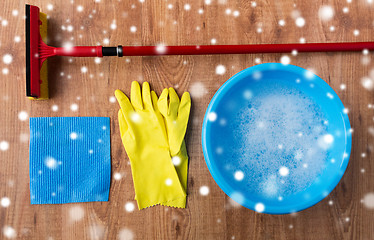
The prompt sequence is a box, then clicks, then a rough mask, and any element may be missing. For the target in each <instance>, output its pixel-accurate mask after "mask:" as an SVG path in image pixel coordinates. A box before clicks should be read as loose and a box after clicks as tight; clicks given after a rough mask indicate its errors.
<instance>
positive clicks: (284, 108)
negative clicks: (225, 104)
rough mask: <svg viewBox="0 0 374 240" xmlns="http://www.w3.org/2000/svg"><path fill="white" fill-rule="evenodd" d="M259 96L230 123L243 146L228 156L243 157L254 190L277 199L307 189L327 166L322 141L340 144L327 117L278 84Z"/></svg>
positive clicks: (246, 180)
mask: <svg viewBox="0 0 374 240" xmlns="http://www.w3.org/2000/svg"><path fill="white" fill-rule="evenodd" d="M253 91H254V90H253ZM254 95H255V96H256V97H252V98H250V99H249V100H248V103H249V105H248V107H243V108H242V109H241V110H240V111H239V112H238V113H237V119H234V120H233V121H230V122H228V123H229V124H228V127H229V128H230V129H231V130H232V132H233V137H234V138H236V139H237V142H238V144H236V145H235V148H227V149H226V148H225V153H224V154H223V155H222V156H223V157H226V158H227V159H228V160H227V161H229V159H230V157H231V156H233V155H234V156H236V157H237V158H238V166H237V168H239V169H240V170H241V171H243V172H244V173H245V175H246V176H251V177H248V178H244V179H243V183H244V184H247V186H252V187H249V188H250V190H248V191H253V192H256V193H257V194H261V195H263V196H264V197H268V198H275V199H277V197H278V196H282V197H286V196H288V195H289V194H293V193H295V192H299V191H302V190H303V189H305V188H306V187H308V186H309V185H310V184H311V183H312V182H313V181H314V180H315V178H316V176H318V175H319V174H320V172H321V171H322V169H323V168H324V163H325V161H326V157H327V156H326V151H327V150H326V148H321V147H320V146H319V144H321V143H323V144H322V145H323V146H328V147H330V146H332V144H333V142H334V137H333V135H332V134H329V133H328V132H327V125H326V124H324V122H325V120H326V119H324V115H323V114H322V113H321V111H320V109H319V107H318V105H316V104H315V103H314V102H313V101H312V100H311V99H309V98H308V97H307V96H306V95H304V93H302V92H300V91H299V90H296V89H289V88H288V87H287V88H286V89H284V88H283V87H280V86H275V87H269V88H266V89H261V91H254ZM317 139H321V140H320V141H321V142H320V143H319V142H318V141H317ZM228 156H230V157H228ZM305 166H307V167H305ZM306 169H307V170H306ZM228 171H233V170H228ZM232 174H234V172H232Z"/></svg>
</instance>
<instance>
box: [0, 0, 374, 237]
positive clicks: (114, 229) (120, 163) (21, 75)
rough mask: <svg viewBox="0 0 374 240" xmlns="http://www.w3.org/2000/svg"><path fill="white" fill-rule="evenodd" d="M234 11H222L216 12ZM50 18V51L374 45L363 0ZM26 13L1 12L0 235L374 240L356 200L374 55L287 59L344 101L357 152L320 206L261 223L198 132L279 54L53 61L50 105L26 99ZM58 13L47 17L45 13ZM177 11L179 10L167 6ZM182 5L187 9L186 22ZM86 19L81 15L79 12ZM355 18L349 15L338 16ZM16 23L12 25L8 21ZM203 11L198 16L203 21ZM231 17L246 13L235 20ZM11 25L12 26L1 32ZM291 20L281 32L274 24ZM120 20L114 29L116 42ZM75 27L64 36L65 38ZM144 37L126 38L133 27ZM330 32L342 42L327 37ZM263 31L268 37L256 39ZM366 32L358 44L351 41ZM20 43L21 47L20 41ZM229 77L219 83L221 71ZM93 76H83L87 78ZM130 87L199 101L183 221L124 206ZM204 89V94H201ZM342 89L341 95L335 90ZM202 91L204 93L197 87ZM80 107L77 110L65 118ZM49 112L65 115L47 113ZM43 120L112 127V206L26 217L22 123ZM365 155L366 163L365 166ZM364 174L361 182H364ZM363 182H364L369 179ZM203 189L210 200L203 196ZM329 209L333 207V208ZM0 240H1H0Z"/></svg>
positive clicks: (58, 208) (176, 213) (13, 3)
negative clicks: (213, 164) (244, 78)
mask: <svg viewBox="0 0 374 240" xmlns="http://www.w3.org/2000/svg"><path fill="white" fill-rule="evenodd" d="M223 2H227V3H225V4H220V3H223ZM28 3H30V4H35V5H38V6H39V7H41V9H42V10H43V12H46V13H47V14H48V15H49V16H50V18H49V43H50V44H51V45H54V46H62V45H63V44H65V43H66V42H71V43H73V44H75V45H96V44H98V43H103V42H104V39H106V38H107V39H109V42H110V45H117V44H122V45H151V44H152V45H153V44H165V45H172V44H173V45H187V44H197V45H201V44H210V43H211V39H213V38H214V39H216V41H217V44H246V43H249V44H251V43H252V44H255V43H289V42H299V40H300V38H305V39H306V41H307V42H334V41H368V40H373V39H372V36H373V23H374V22H373V21H374V16H373V15H374V14H373V13H374V11H373V10H374V5H373V4H372V5H370V4H369V3H367V1H364V0H354V1H353V2H352V3H348V2H346V1H332V0H329V1H321V0H317V1H302V0H295V1H291V0H285V1H257V2H256V7H253V6H252V5H253V3H252V2H251V1H248V0H236V1H224V0H212V3H211V4H210V5H207V4H204V1H202V0H189V1H182V0H180V1H176V0H154V1H151V0H145V1H144V2H143V3H142V2H140V1H136V0H101V1H100V2H96V1H94V0H74V1H73V3H71V2H70V1H68V0H48V1H36V0H30V1H29V2H28ZM24 4H25V2H24V1H20V0H3V1H2V2H1V9H0V16H1V19H2V20H0V21H1V22H2V24H0V56H1V57H3V56H4V55H5V54H11V55H12V56H13V61H12V63H11V64H9V65H6V64H5V63H3V62H0V68H1V69H5V68H7V69H8V70H9V74H2V73H1V72H0V91H1V97H0V103H1V107H0V123H1V124H0V141H7V142H9V149H8V150H7V151H0V166H1V167H0V183H1V185H0V198H2V197H5V196H6V197H8V198H9V199H10V201H11V204H10V206H9V207H7V208H4V207H1V208H0V227H1V228H3V227H4V226H10V227H12V228H13V229H14V230H15V231H16V235H17V236H16V238H17V239H121V237H122V239H126V237H130V236H133V238H134V239H316V240H320V239H326V240H330V239H365V240H369V239H374V221H373V220H374V210H370V209H367V208H365V206H364V205H363V204H362V203H361V199H363V198H364V196H365V195H366V194H367V193H370V192H374V189H373V186H374V174H373V172H374V166H373V164H374V156H373V154H372V151H373V136H372V135H371V134H370V133H369V132H368V128H369V127H371V126H373V125H374V124H373V109H371V108H368V104H373V103H374V100H373V92H372V91H368V90H366V89H364V88H363V87H362V85H361V82H360V81H361V78H362V77H364V76H368V75H369V72H370V70H372V69H373V64H372V62H369V63H367V64H363V59H364V58H367V59H369V61H370V59H371V58H372V53H370V54H369V55H367V56H363V54H362V53H308V54H298V55H297V56H292V55H291V54H288V55H289V56H290V57H291V63H292V64H295V65H298V66H301V67H304V68H311V69H313V70H314V71H315V72H316V73H317V74H318V75H319V76H320V77H321V78H323V79H324V80H325V81H326V82H327V83H329V84H330V86H331V87H332V88H333V89H334V90H335V91H336V92H337V93H338V95H339V96H340V97H341V99H342V101H343V103H344V104H345V106H346V107H347V108H349V111H350V112H349V117H350V121H351V125H352V127H353V129H354V134H353V148H352V154H351V158H350V163H349V166H348V169H347V171H346V173H345V175H344V177H343V179H342V180H341V182H340V183H339V185H338V186H337V187H336V189H335V190H334V191H333V192H332V193H331V194H330V195H329V196H328V197H327V198H326V199H324V200H323V201H321V202H320V203H318V204H317V205H315V206H313V207H311V208H309V209H307V210H304V211H302V212H299V213H297V214H294V215H281V216H272V215H265V214H258V213H255V212H253V211H251V210H248V209H246V208H244V207H233V206H232V204H231V203H230V200H229V198H228V197H227V196H226V195H225V194H224V193H223V192H222V190H221V189H220V188H219V187H218V186H217V184H216V183H215V182H214V180H213V178H212V177H211V175H210V174H209V171H208V169H207V167H206V164H205V161H204V157H203V154H202V149H201V140H200V136H201V125H202V120H203V116H204V113H205V110H206V108H207V106H208V104H209V101H210V99H211V97H212V96H213V95H214V93H215V91H216V90H217V89H218V88H219V87H220V86H221V85H222V84H223V83H224V82H225V81H226V80H227V79H228V78H229V77H230V76H232V75H233V74H235V73H237V72H238V71H240V70H242V69H245V68H247V67H250V66H253V65H255V64H256V62H255V60H256V59H259V60H260V61H261V62H262V63H265V62H279V61H280V57H281V56H282V55H283V54H264V55H262V54H256V55H220V56H170V57H125V58H122V59H119V58H104V59H102V61H101V63H100V64H96V63H95V62H94V59H90V58H81V59H69V58H53V59H51V60H50V61H49V64H50V72H49V84H50V94H51V99H50V100H48V101H42V102H35V101H30V100H28V99H26V98H25V83H24V79H25V68H24V65H25V61H24V57H25V54H24V41H25V36H24V19H23V13H24ZM49 4H51V5H52V6H53V10H48V9H49V8H48V5H49ZM169 4H172V9H169V8H168V5H169ZM185 4H190V6H191V9H190V10H189V11H186V10H185V9H184V6H185ZM79 5H81V6H83V11H82V12H79V11H77V6H79ZM322 5H330V6H332V7H333V8H334V9H335V16H334V18H333V19H332V20H330V21H328V22H322V21H320V20H319V18H318V10H319V8H320V6H322ZM344 7H348V8H349V12H348V13H344V12H343V8H344ZM14 9H16V10H18V12H19V14H18V15H17V16H13V14H12V10H14ZM199 9H202V10H203V13H202V14H199V13H198V11H199ZM226 9H231V10H232V11H235V10H237V11H239V13H240V15H239V16H238V17H234V16H233V15H232V14H231V15H227V14H225V11H226ZM295 10H298V11H299V13H300V14H301V16H302V17H304V18H305V20H306V24H305V26H304V27H302V28H299V27H297V26H296V25H295V20H294V18H293V17H292V15H293V14H295V12H294V11H295ZM4 19H5V20H7V21H8V24H6V22H4ZM280 19H284V20H285V22H286V25H285V26H283V27H282V26H280V25H279V24H278V21H279V20H280ZM113 20H115V23H116V25H117V28H116V29H115V30H112V29H111V28H110V25H111V23H112V22H113ZM69 25H71V26H73V31H71V32H69V31H66V30H65V31H64V30H62V26H65V27H67V26H69ZM131 26H136V28H137V31H136V32H134V33H133V32H131V31H130V27H131ZM330 26H334V27H335V31H333V32H331V31H330ZM258 28H261V29H262V33H258V32H257V29H258ZM355 29H358V30H359V35H358V36H355V35H354V34H353V31H354V30H355ZM15 36H20V37H21V41H20V42H16V41H14V38H15ZM219 64H222V65H224V66H226V69H227V71H226V73H225V74H224V75H222V76H220V75H216V74H215V68H216V66H217V65H219ZM82 66H86V67H87V68H88V72H87V73H85V74H83V73H81V67H82ZM132 80H138V81H140V82H142V81H148V82H150V84H151V87H152V88H153V89H154V90H155V91H156V92H157V93H160V92H161V90H162V89H163V88H164V87H169V86H174V87H175V88H176V89H177V91H178V93H179V94H181V93H182V92H183V91H187V90H191V89H195V90H199V91H196V92H192V100H193V105H192V106H193V107H192V112H191V118H190V124H189V128H188V133H187V137H186V142H187V148H188V152H189V156H190V165H189V177H188V204H187V208H186V209H173V208H165V207H159V206H157V207H152V208H149V209H146V210H143V211H138V210H135V211H133V212H126V211H125V209H124V205H125V203H127V202H133V203H135V202H134V200H133V199H134V189H133V185H132V179H131V172H130V166H129V164H128V158H127V155H126V153H125V151H124V149H123V146H122V143H121V140H120V136H119V129H118V122H117V117H116V115H117V111H118V108H119V107H118V105H117V104H116V103H112V102H110V101H109V99H110V97H112V96H113V95H114V90H115V89H117V88H118V89H122V90H123V91H124V92H125V93H127V94H128V93H129V92H130V82H131V81H132ZM196 84H200V85H196ZM341 84H345V85H346V89H345V90H341V89H340V85H341ZM196 86H197V87H196ZM73 103H76V104H78V106H79V110H78V111H76V112H74V111H71V110H70V105H71V104H73ZM53 105H57V106H58V111H56V112H54V111H52V110H51V108H52V106H53ZM20 111H26V112H27V113H28V114H29V116H30V117H38V116H109V117H110V118H111V133H112V136H111V141H112V172H113V173H121V174H122V176H123V177H122V179H121V180H114V179H113V180H112V183H111V191H110V201H109V202H101V203H81V204H64V205H30V196H29V175H28V170H29V166H28V165H29V164H28V140H27V136H28V132H29V128H28V121H20V120H19V119H18V113H19V112H20ZM362 153H365V154H366V157H361V154H362ZM362 169H363V170H362ZM362 171H364V172H362ZM201 186H208V187H209V189H210V193H209V195H207V196H202V195H200V194H199V189H200V187H201ZM329 201H332V205H330V204H329ZM77 206H78V207H81V208H82V209H83V210H84V217H83V218H82V219H81V220H80V221H75V222H74V221H72V220H71V218H70V211H71V210H72V209H74V207H77ZM0 239H5V235H4V234H3V233H2V234H1V235H0Z"/></svg>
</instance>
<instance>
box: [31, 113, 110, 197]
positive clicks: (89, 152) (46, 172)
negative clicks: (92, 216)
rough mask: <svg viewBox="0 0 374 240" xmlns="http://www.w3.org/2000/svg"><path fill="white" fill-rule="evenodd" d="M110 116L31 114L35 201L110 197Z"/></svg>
mask: <svg viewBox="0 0 374 240" xmlns="http://www.w3.org/2000/svg"><path fill="white" fill-rule="evenodd" d="M110 171H111V163H110V119H109V118H106V117H41V118H30V194H31V204H58V203H72V202H92V201H108V198H109V187H110V174H111V173H110Z"/></svg>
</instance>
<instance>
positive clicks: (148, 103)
mask: <svg viewBox="0 0 374 240" xmlns="http://www.w3.org/2000/svg"><path fill="white" fill-rule="evenodd" d="M142 97H143V104H144V108H145V109H153V106H152V99H151V89H150V87H149V83H147V82H144V83H143V88H142Z"/></svg>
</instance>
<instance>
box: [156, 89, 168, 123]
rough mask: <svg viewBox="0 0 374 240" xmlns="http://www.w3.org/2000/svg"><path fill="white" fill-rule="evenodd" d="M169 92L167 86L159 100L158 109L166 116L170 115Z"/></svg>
mask: <svg viewBox="0 0 374 240" xmlns="http://www.w3.org/2000/svg"><path fill="white" fill-rule="evenodd" d="M168 94H169V91H168V89H167V88H165V89H164V90H163V91H162V93H161V95H160V97H159V99H158V101H157V107H158V110H160V113H161V114H162V115H163V116H164V117H167V116H168Z"/></svg>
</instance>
